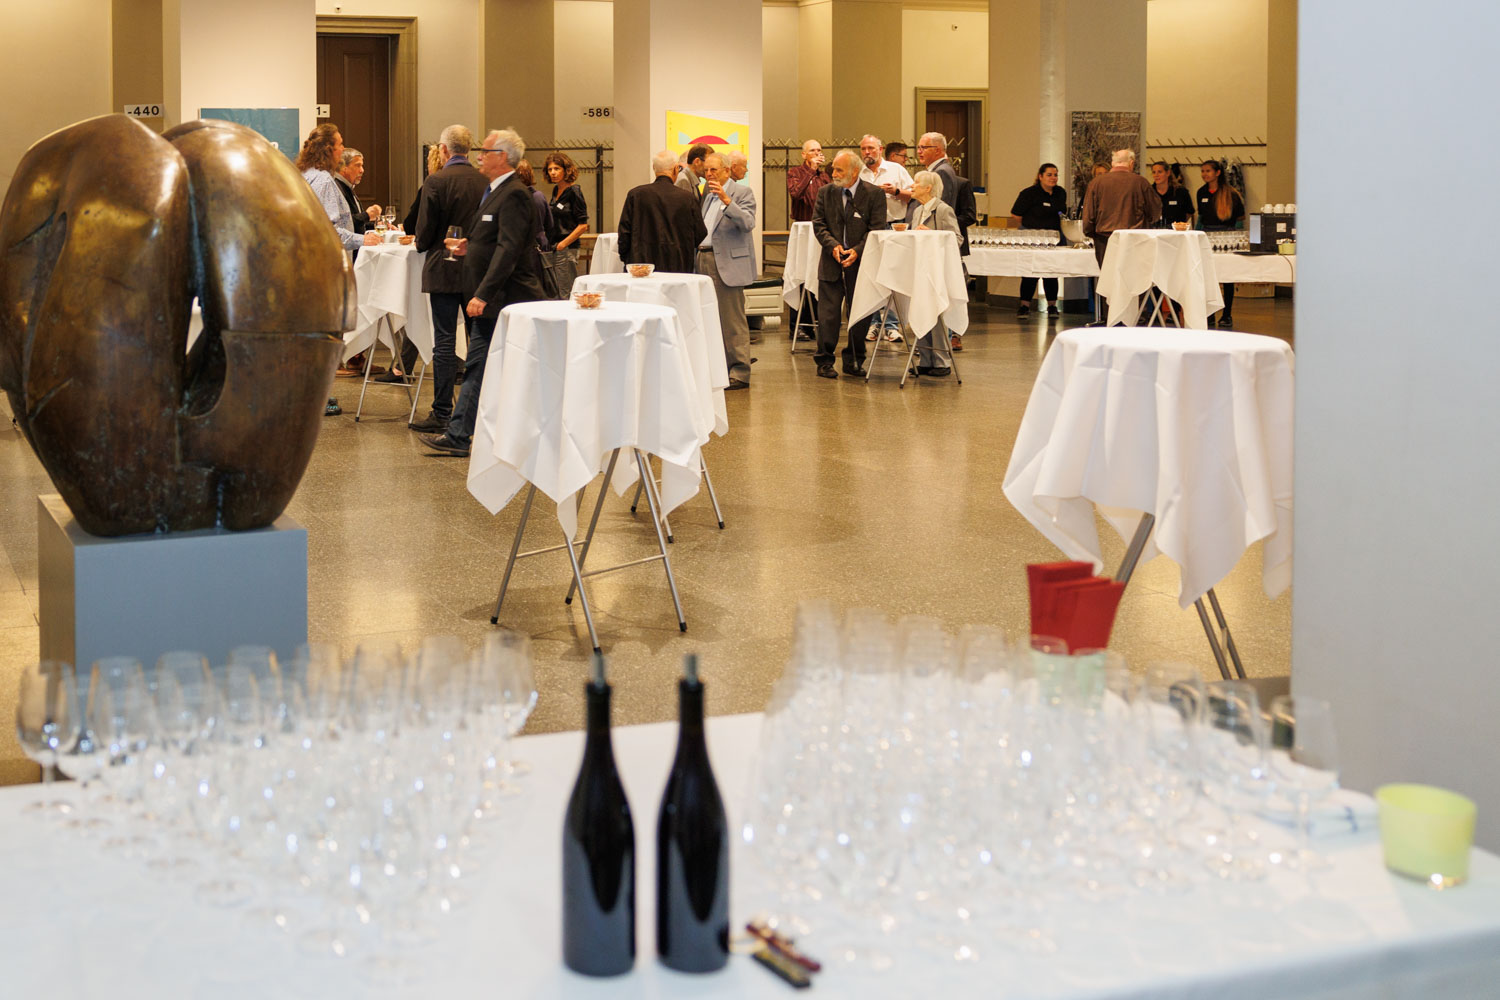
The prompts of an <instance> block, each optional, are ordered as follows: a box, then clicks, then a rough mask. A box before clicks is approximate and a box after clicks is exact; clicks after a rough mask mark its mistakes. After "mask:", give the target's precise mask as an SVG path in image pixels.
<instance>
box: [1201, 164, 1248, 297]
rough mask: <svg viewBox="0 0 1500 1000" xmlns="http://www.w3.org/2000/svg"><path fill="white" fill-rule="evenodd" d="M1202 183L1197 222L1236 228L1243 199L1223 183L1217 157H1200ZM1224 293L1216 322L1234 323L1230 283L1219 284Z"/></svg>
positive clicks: (1206, 227)
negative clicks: (1205, 158) (1220, 310)
mask: <svg viewBox="0 0 1500 1000" xmlns="http://www.w3.org/2000/svg"><path fill="white" fill-rule="evenodd" d="M1201 169H1202V173H1203V186H1202V187H1201V188H1199V189H1198V198H1197V201H1198V225H1199V226H1200V227H1201V228H1203V229H1204V230H1213V229H1238V228H1240V220H1241V219H1243V218H1244V217H1245V203H1244V201H1243V200H1241V198H1240V193H1239V192H1238V191H1236V190H1235V189H1234V188H1232V187H1230V186H1229V185H1228V184H1225V183H1223V179H1224V168H1223V167H1222V166H1221V165H1220V164H1219V161H1218V160H1204V161H1203V166H1202V168H1201ZM1219 291H1220V293H1222V294H1223V296H1224V311H1223V312H1221V313H1219V326H1223V327H1229V326H1233V325H1234V284H1233V283H1232V282H1231V283H1230V284H1227V285H1220V286H1219Z"/></svg>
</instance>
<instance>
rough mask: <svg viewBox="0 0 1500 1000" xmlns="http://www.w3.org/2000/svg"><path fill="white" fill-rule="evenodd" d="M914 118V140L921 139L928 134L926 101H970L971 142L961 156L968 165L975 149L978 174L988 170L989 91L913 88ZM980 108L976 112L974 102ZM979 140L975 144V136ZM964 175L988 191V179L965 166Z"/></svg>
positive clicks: (957, 88)
mask: <svg viewBox="0 0 1500 1000" xmlns="http://www.w3.org/2000/svg"><path fill="white" fill-rule="evenodd" d="M916 98H917V101H916V104H917V106H916V117H915V118H913V119H912V121H913V123H914V124H915V125H916V129H917V134H916V135H914V136H912V138H913V139H920V138H921V135H922V133H923V132H926V131H927V102H928V101H967V102H969V140H970V142H971V143H972V145H971V146H970V148H969V149H966V150H964V156H965V157H967V158H968V160H969V162H972V161H973V158H974V150H975V149H978V150H979V156H978V159H979V168H980V171H981V172H985V171H988V169H989V167H988V165H987V164H986V163H985V162H984V161H985V156H984V149H983V147H984V142H985V129H986V127H987V126H988V125H989V121H990V92H989V91H988V90H976V89H973V88H964V87H917V88H916ZM976 102H977V103H978V105H979V107H978V109H977V110H976V109H975V107H974V104H975V103H976ZM976 136H977V137H978V139H979V141H978V142H974V139H975V137H976ZM964 176H965V177H967V178H969V180H970V181H972V182H973V183H974V186H975V187H976V188H985V189H986V190H988V189H989V184H988V178H987V177H983V176H980V177H976V176H974V171H973V170H971V169H969V168H968V167H967V166H965V168H964Z"/></svg>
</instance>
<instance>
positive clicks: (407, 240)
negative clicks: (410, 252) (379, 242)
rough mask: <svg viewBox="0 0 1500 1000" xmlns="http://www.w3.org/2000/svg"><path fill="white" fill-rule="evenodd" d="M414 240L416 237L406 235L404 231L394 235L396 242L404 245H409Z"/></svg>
mask: <svg viewBox="0 0 1500 1000" xmlns="http://www.w3.org/2000/svg"><path fill="white" fill-rule="evenodd" d="M416 241H417V238H416V237H415V236H407V235H406V234H405V233H402V234H401V235H400V236H398V237H396V242H397V243H399V244H401V245H402V246H404V247H409V246H411V245H412V244H413V243H415V242H416Z"/></svg>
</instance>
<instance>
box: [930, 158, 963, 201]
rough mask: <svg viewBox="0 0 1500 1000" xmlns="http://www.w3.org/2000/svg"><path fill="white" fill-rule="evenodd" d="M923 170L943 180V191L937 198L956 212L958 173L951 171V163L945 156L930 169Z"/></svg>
mask: <svg viewBox="0 0 1500 1000" xmlns="http://www.w3.org/2000/svg"><path fill="white" fill-rule="evenodd" d="M922 169H923V170H931V171H932V172H933V173H935V174H937V175H938V176H939V177H941V178H942V179H943V190H941V191H939V192H938V196H939V197H941V198H942V199H943V200H944V201H946V202H947V203H948V207H949V208H951V209H953V210H954V211H955V212H957V211H958V171H957V170H954V169H953V161H952V160H950V159H948V158H947V157H946V156H945V157H943V158H942V159H941V160H939V161H937V163H935V164H933V165H932V166H930V167H923V168H922Z"/></svg>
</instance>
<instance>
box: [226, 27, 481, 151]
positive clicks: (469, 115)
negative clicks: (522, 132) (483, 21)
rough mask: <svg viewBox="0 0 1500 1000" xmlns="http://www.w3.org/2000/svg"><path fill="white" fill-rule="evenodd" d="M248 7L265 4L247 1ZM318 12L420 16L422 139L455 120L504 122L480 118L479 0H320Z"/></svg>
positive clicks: (434, 136)
mask: <svg viewBox="0 0 1500 1000" xmlns="http://www.w3.org/2000/svg"><path fill="white" fill-rule="evenodd" d="M244 9H246V10H251V11H256V10H258V9H259V7H258V5H250V4H246V5H245V6H244ZM317 12H318V14H320V15H325V16H327V15H342V16H345V17H415V18H416V19H417V140H418V142H436V141H437V137H438V135H439V134H440V133H441V132H442V131H443V129H445V128H447V127H448V126H449V125H453V124H455V123H461V124H464V125H467V126H469V127H470V128H471V129H473V130H474V131H475V133H476V134H479V135H482V134H483V133H484V132H485V130H486V129H489V128H500V127H502V126H501V125H497V124H494V123H491V122H481V121H480V120H479V86H480V77H479V52H480V49H481V47H482V46H483V44H484V39H483V38H482V37H481V36H480V31H479V13H480V11H479V0H317ZM313 44H314V45H315V46H316V41H314V43H313ZM314 72H315V73H316V66H314ZM314 86H316V78H315V79H314ZM311 128H312V124H311V121H309V122H308V123H307V124H305V125H304V126H303V132H304V134H305V133H306V132H307V131H308V130H309V129H311Z"/></svg>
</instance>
